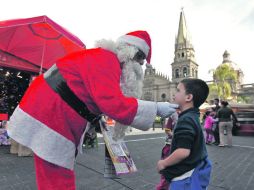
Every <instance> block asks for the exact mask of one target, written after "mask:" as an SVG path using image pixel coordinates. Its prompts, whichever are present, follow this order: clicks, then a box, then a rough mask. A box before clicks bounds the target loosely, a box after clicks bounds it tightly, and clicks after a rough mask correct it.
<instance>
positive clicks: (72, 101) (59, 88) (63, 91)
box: [43, 65, 101, 124]
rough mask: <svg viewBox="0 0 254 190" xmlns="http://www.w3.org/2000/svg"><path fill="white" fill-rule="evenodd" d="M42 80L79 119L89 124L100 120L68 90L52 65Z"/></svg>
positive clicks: (99, 116) (98, 116) (55, 67)
mask: <svg viewBox="0 0 254 190" xmlns="http://www.w3.org/2000/svg"><path fill="white" fill-rule="evenodd" d="M43 76H44V79H45V80H46V82H47V83H48V85H49V86H50V87H51V88H52V89H53V90H54V91H55V92H56V93H57V94H59V95H60V96H61V98H62V99H63V100H64V101H65V102H66V103H67V104H68V105H69V106H70V107H71V108H72V109H74V110H75V111H76V112H77V113H78V114H79V115H80V116H81V117H83V118H85V119H86V120H87V121H89V122H90V123H91V124H94V123H96V122H97V121H99V120H100V118H101V115H95V114H93V113H91V112H90V110H89V109H88V108H87V106H86V104H85V103H84V102H82V101H81V100H80V99H79V98H78V97H77V96H76V95H75V94H74V93H73V92H72V90H71V89H70V88H69V86H68V85H67V83H66V81H65V79H64V78H63V76H62V75H61V73H60V72H59V70H58V68H57V66H56V65H53V66H52V67H51V68H50V69H49V70H48V71H47V72H46V73H44V75H43Z"/></svg>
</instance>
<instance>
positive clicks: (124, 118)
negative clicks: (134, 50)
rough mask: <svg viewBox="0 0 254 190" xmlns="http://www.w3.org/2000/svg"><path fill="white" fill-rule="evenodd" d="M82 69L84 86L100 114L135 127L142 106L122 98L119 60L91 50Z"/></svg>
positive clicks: (101, 51) (110, 54) (110, 55)
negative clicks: (136, 116)
mask: <svg viewBox="0 0 254 190" xmlns="http://www.w3.org/2000/svg"><path fill="white" fill-rule="evenodd" d="M81 67H85V68H81V71H82V72H81V77H82V79H83V81H84V85H85V86H86V88H87V90H88V93H89V95H90V97H91V99H92V100H93V103H94V104H95V105H96V106H97V107H98V108H99V110H100V111H101V112H102V113H104V114H106V115H107V116H109V117H111V118H112V119H114V120H116V121H118V122H120V123H123V124H125V125H129V124H131V123H132V121H133V119H134V117H135V115H136V113H137V109H138V103H137V100H136V99H135V98H128V97H125V96H124V95H123V94H122V91H121V88H120V75H121V69H120V63H119V61H118V59H117V57H116V56H115V55H114V54H113V53H111V52H109V51H106V50H103V49H94V50H90V51H88V52H87V55H86V56H85V60H84V64H81Z"/></svg>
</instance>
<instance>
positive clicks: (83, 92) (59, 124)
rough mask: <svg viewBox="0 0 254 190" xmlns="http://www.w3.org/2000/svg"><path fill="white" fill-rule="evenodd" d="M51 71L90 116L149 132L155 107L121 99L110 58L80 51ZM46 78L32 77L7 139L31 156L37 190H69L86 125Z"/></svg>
mask: <svg viewBox="0 0 254 190" xmlns="http://www.w3.org/2000/svg"><path fill="white" fill-rule="evenodd" d="M55 67H57V69H58V72H59V73H60V74H61V75H62V77H63V78H64V79H65V81H66V83H67V85H68V86H69V88H70V89H71V90H72V91H73V92H74V94H75V95H76V96H77V97H78V98H79V99H80V100H81V101H82V102H84V103H85V104H86V106H87V107H88V109H89V110H90V111H91V112H92V113H94V114H101V113H104V114H106V115H108V116H109V117H110V118H112V119H114V120H116V121H118V122H120V123H123V124H125V125H131V126H133V127H136V128H139V129H142V130H146V129H148V128H149V127H151V126H152V124H153V122H154V118H155V116H156V112H157V106H156V103H154V102H148V101H142V100H138V99H135V98H132V97H125V96H124V95H123V94H122V91H121V89H120V86H119V83H120V76H121V68H120V63H119V60H118V58H117V56H116V54H114V53H113V52H111V51H108V50H105V49H102V48H96V49H90V50H83V51H81V52H77V53H74V54H71V55H69V56H67V57H65V58H63V59H61V60H59V61H57V62H56V63H55ZM48 72H50V70H49V71H48ZM47 74H48V73H47V72H46V73H45V74H44V75H40V76H39V77H37V78H36V79H35V80H34V81H33V82H32V84H31V85H30V87H29V88H28V90H27V91H26V93H25V95H24V97H23V99H22V100H21V102H20V104H19V106H18V107H17V108H16V110H15V112H14V113H13V115H12V117H11V119H10V122H9V124H8V134H9V135H10V137H11V138H13V139H14V140H16V141H17V142H19V143H21V144H23V145H25V146H27V147H29V148H31V149H32V150H33V152H34V153H35V166H36V178H37V185H38V189H39V190H45V189H46V190H50V189H54V190H56V189H62V190H63V189H75V178H74V172H73V167H74V161H75V153H76V150H77V147H78V145H79V143H80V139H81V136H82V133H83V132H84V130H85V128H86V125H87V120H86V119H84V118H83V117H81V116H80V115H79V114H78V113H77V112H76V111H75V110H73V109H72V108H71V107H70V106H69V105H68V104H67V103H66V102H65V101H64V100H63V99H62V98H61V97H60V96H59V94H57V93H56V92H55V91H54V90H53V89H52V88H51V86H49V84H48V83H47V82H46V80H45V75H47Z"/></svg>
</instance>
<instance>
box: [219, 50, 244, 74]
mask: <svg viewBox="0 0 254 190" xmlns="http://www.w3.org/2000/svg"><path fill="white" fill-rule="evenodd" d="M223 64H225V65H228V66H229V67H231V68H232V69H233V70H234V71H238V72H241V73H242V70H241V68H240V67H239V66H238V65H237V64H236V63H235V62H233V61H231V59H230V53H229V52H228V51H227V50H225V52H224V53H223V62H222V63H221V64H220V65H219V66H218V67H217V68H219V67H220V66H221V65H223Z"/></svg>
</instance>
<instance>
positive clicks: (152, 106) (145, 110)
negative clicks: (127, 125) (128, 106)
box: [131, 100, 157, 131]
mask: <svg viewBox="0 0 254 190" xmlns="http://www.w3.org/2000/svg"><path fill="white" fill-rule="evenodd" d="M137 101H138V111H137V114H136V116H135V118H134V120H133V122H132V124H131V126H132V127H134V128H136V129H140V130H143V131H145V130H148V129H149V128H151V127H152V126H153V122H154V119H155V117H156V113H157V105H156V103H155V102H149V101H143V100H137Z"/></svg>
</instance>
